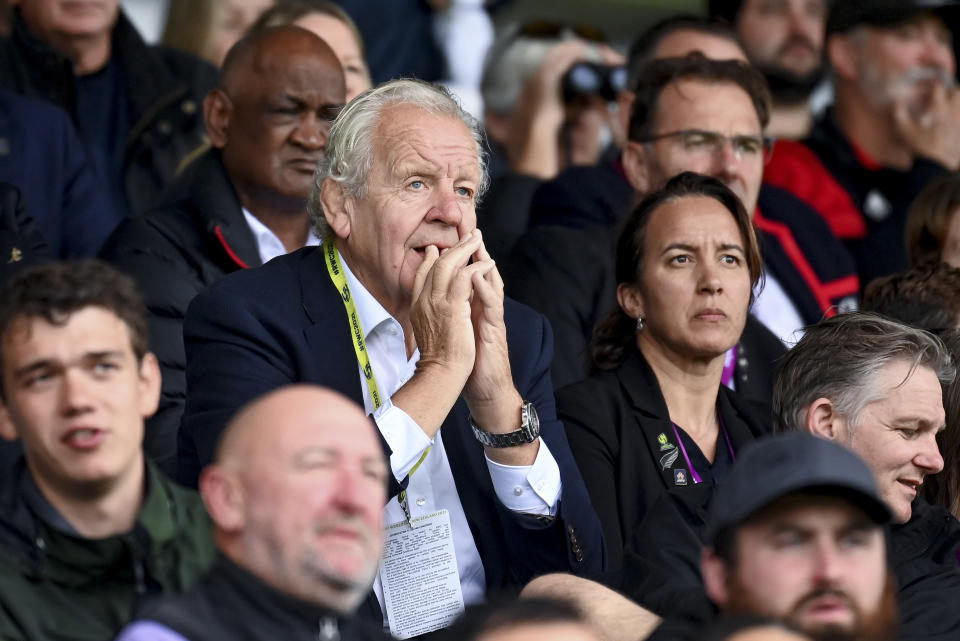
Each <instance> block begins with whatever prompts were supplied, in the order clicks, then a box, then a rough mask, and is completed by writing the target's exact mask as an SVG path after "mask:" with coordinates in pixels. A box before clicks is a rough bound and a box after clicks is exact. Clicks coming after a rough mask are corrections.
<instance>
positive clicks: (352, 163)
mask: <svg viewBox="0 0 960 641" xmlns="http://www.w3.org/2000/svg"><path fill="white" fill-rule="evenodd" d="M396 105H411V106H414V107H417V108H419V109H422V110H423V111H426V112H428V113H431V114H435V115H442V116H449V117H451V118H457V119H459V120H460V121H461V122H463V124H465V125H466V126H467V128H468V129H469V130H470V133H471V134H472V135H473V141H474V143H476V145H477V162H478V164H479V165H480V182H479V184H478V185H477V191H476V200H477V201H478V202H479V200H480V198H481V197H482V196H483V194H484V192H485V191H486V189H487V186H488V185H489V183H490V175H489V173H488V171H487V154H486V151H485V145H484V138H483V131H482V129H481V127H480V123H479V122H478V121H477V120H476V118H474V117H473V116H471V115H470V114H469V113H467V112H466V111H465V110H464V109H463V107H461V106H460V103H459V102H458V101H457V99H456V98H454V97H453V95H452V94H451V93H450V92H449V91H447V90H446V89H445V88H443V87H439V86H436V85H432V84H430V83H427V82H423V81H422V80H416V79H410V78H402V79H399V80H390V81H387V82H385V83H383V84H381V85H378V86H376V87H374V88H373V89H369V90H367V91H365V92H363V93H362V94H360V95H359V96H357V97H356V98H354V99H353V100H351V101H350V102H349V103H348V104H347V106H346V107H344V109H343V111H342V112H340V115H339V116H337V119H336V120H335V121H334V123H333V125H332V126H331V127H330V137H329V139H328V140H327V152H326V154H325V155H324V157H323V159H321V161H320V162H319V164H318V165H317V171H316V173H314V176H313V183H314V184H313V190H312V191H311V192H310V198H309V199H308V200H307V211H308V212H309V213H310V218H311V220H312V222H313V225H314V228H315V229H316V232H317V235H318V236H319V237H320V238H326V237H327V236H328V235H330V234H331V233H332V231H331V229H330V226H329V225H328V224H327V219H326V217H325V216H324V214H323V205H322V204H321V202H320V195H321V193H322V191H323V183H324V181H325V180H326V179H327V178H329V179H331V180H335V181H336V182H338V183H340V184H341V185H342V186H343V188H344V190H345V191H346V193H347V194H348V195H350V196H352V197H354V198H360V197H362V196H363V195H364V192H365V190H366V183H367V178H368V177H369V175H370V170H371V169H372V167H373V158H374V155H375V153H376V151H375V149H374V132H375V131H376V128H377V124H378V122H379V120H380V117H381V115H382V114H383V112H384V110H385V109H387V108H388V107H393V106H396Z"/></svg>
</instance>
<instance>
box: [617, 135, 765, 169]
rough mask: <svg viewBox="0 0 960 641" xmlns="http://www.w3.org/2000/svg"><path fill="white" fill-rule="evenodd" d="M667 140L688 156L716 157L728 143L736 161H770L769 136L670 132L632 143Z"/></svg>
mask: <svg viewBox="0 0 960 641" xmlns="http://www.w3.org/2000/svg"><path fill="white" fill-rule="evenodd" d="M668 138H672V139H675V140H676V141H677V144H678V145H679V146H680V147H681V148H682V149H683V151H684V153H687V154H690V155H706V154H710V155H716V154H718V153H720V152H721V151H723V148H724V147H725V146H726V144H727V143H730V146H731V147H732V148H733V155H734V156H736V158H737V160H751V159H755V158H762V159H763V162H764V164H766V163H767V162H769V160H770V156H771V154H772V153H773V143H774V139H773V138H772V137H771V136H762V135H756V136H750V135H746V134H738V135H734V136H724V135H723V134H721V133H719V132H716V131H707V130H705V129H681V130H679V131H670V132H667V133H665V134H657V135H655V136H646V137H644V138H640V139H638V140H635V141H634V142H638V143H642V144H646V143H651V142H656V141H658V140H665V139H668Z"/></svg>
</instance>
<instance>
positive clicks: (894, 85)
mask: <svg viewBox="0 0 960 641" xmlns="http://www.w3.org/2000/svg"><path fill="white" fill-rule="evenodd" d="M846 37H848V38H850V39H851V42H852V43H853V45H854V48H855V51H856V83H857V87H858V89H859V90H860V92H862V93H863V95H864V97H865V99H866V100H867V101H868V102H869V103H870V104H872V105H873V106H874V107H875V108H878V109H885V108H889V107H891V106H892V105H894V104H896V103H898V102H904V103H905V104H906V105H907V107H908V108H909V109H910V111H911V112H912V113H913V114H914V115H915V116H918V115H920V114H922V113H923V112H925V111H926V109H927V108H928V107H929V104H930V100H931V96H932V92H933V88H934V87H935V86H936V85H937V84H942V85H944V86H950V85H951V84H952V83H953V78H954V74H955V73H956V61H955V60H954V57H953V49H952V46H951V35H950V31H949V29H947V26H946V25H945V24H944V23H943V21H942V20H941V19H940V18H938V17H936V16H934V15H933V14H923V15H921V16H920V17H918V18H916V19H914V20H911V21H910V22H906V23H904V24H902V25H900V26H897V27H891V28H884V29H879V28H874V27H861V28H860V29H858V30H857V31H855V32H854V33H852V34H850V35H849V36H846Z"/></svg>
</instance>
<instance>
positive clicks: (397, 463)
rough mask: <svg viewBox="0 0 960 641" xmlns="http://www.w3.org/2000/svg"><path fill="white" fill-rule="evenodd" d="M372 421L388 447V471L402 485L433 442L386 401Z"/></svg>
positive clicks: (415, 423)
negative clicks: (389, 470)
mask: <svg viewBox="0 0 960 641" xmlns="http://www.w3.org/2000/svg"><path fill="white" fill-rule="evenodd" d="M373 420H374V422H375V423H376V424H377V428H378V429H379V430H380V434H382V435H383V439H384V440H385V441H386V442H387V445H388V446H389V447H390V469H391V470H392V471H393V476H394V477H395V478H396V479H397V482H399V483H401V484H403V481H404V479H406V478H407V476H409V475H410V470H411V469H413V466H414V465H416V464H417V462H418V461H419V460H420V457H421V456H423V453H424V452H426V451H427V448H429V447H430V446H431V445H433V441H431V440H430V439H429V438H428V437H427V435H426V433H425V432H424V431H423V430H422V429H421V428H420V426H419V425H418V424H417V422H416V421H414V420H413V419H412V418H410V415H409V414H407V413H406V412H404V411H403V410H402V409H400V408H399V407H397V406H396V405H394V404H393V403H391V402H390V401H387V402H386V403H384V404H383V406H381V407H380V409H379V410H377V411H376V412H375V413H374V415H373Z"/></svg>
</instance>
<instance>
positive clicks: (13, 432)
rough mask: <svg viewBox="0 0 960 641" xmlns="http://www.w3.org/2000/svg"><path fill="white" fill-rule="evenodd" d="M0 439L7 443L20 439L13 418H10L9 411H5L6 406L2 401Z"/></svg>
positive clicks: (0, 408) (0, 406) (0, 404)
mask: <svg viewBox="0 0 960 641" xmlns="http://www.w3.org/2000/svg"><path fill="white" fill-rule="evenodd" d="M0 437H3V438H4V439H5V440H7V441H16V440H17V439H19V438H20V432H19V431H17V426H16V424H15V423H14V422H13V417H12V416H10V410H9V409H7V404H6V403H5V402H2V401H0Z"/></svg>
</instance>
